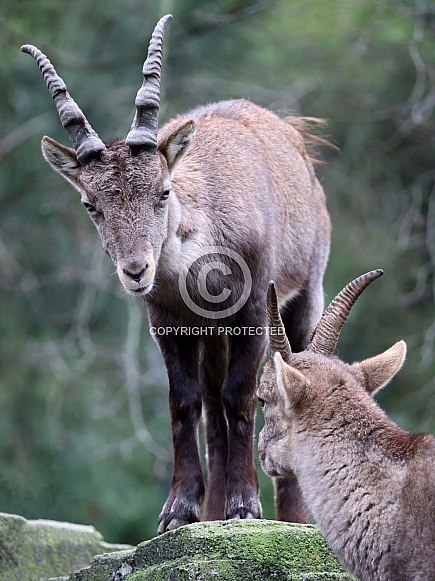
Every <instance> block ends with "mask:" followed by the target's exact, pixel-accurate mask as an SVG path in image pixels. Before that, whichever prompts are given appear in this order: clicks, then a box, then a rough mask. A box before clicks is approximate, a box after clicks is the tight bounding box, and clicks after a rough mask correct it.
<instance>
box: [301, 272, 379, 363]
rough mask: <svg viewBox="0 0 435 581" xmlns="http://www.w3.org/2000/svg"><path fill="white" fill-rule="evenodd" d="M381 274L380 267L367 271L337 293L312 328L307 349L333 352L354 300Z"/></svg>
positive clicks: (326, 353) (328, 353)
mask: <svg viewBox="0 0 435 581" xmlns="http://www.w3.org/2000/svg"><path fill="white" fill-rule="evenodd" d="M382 274H384V271H383V270H381V269H377V270H372V271H370V272H367V273H366V274H363V275H362V276H359V277H358V278H356V279H355V280H353V281H352V282H350V283H349V284H348V285H347V286H345V287H344V289H343V290H342V291H340V292H339V293H338V295H337V296H336V297H335V299H333V300H332V301H331V303H330V305H329V307H328V308H327V309H326V310H325V312H324V313H323V315H322V318H321V319H320V321H319V322H318V324H317V326H316V328H315V329H314V332H313V335H312V337H311V341H310V344H309V345H308V347H307V351H315V352H316V353H323V355H332V354H333V353H334V350H335V347H336V346H337V342H338V337H339V335H340V331H341V329H342V328H343V325H344V323H345V322H346V319H347V317H348V316H349V313H350V310H351V309H352V307H353V305H354V304H355V302H356V300H357V299H358V297H359V296H360V294H361V293H362V292H363V290H364V289H365V288H366V287H367V286H368V285H369V284H370V283H371V282H372V281H374V280H375V279H376V278H378V277H379V276H381V275H382Z"/></svg>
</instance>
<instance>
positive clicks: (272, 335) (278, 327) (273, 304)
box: [266, 280, 292, 363]
mask: <svg viewBox="0 0 435 581" xmlns="http://www.w3.org/2000/svg"><path fill="white" fill-rule="evenodd" d="M266 309H267V318H268V320H269V341H270V350H271V353H272V354H273V353H275V352H276V351H278V352H279V353H280V355H281V357H282V358H283V360H284V361H285V362H286V363H290V359H291V357H292V349H291V347H290V343H289V340H288V339H287V335H286V334H285V329H284V324H283V322H282V319H281V315H280V314H279V307H278V298H277V296H276V289H275V283H274V282H273V280H271V281H270V282H269V287H268V289H267V299H266Z"/></svg>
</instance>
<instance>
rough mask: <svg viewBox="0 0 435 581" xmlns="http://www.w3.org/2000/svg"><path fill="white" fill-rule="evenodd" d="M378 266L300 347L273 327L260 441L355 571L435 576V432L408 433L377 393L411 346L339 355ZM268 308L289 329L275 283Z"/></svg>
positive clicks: (423, 578)
mask: <svg viewBox="0 0 435 581" xmlns="http://www.w3.org/2000/svg"><path fill="white" fill-rule="evenodd" d="M381 273H382V271H373V272H371V273H368V274H366V275H363V276H361V277H359V278H357V279H355V280H354V281H352V282H351V283H350V284H349V285H347V287H345V288H344V289H343V290H342V291H341V292H340V293H339V294H338V295H337V297H336V298H335V299H334V300H333V301H332V303H331V305H330V306H329V307H328V309H327V310H326V311H325V313H324V315H323V316H322V318H321V320H320V322H319V324H318V326H317V327H316V330H315V332H314V335H313V338H312V340H311V342H310V344H309V345H308V347H307V349H306V351H304V352H303V353H293V352H292V349H291V347H290V344H289V343H288V342H287V340H286V339H284V340H281V341H276V340H274V335H271V351H272V355H273V359H272V360H271V361H270V362H268V363H267V364H266V366H265V368H264V372H263V375H262V378H261V381H260V387H259V389H258V396H259V398H260V399H261V403H262V405H263V413H264V420H265V423H264V428H263V430H262V432H261V433H260V440H259V445H258V447H259V452H260V458H261V463H262V465H263V468H264V469H265V470H266V471H267V472H268V473H269V474H270V475H271V476H285V475H286V474H288V473H291V474H292V473H293V471H294V472H295V473H296V475H297V477H298V481H299V484H300V486H301V489H302V494H303V497H304V499H305V501H306V503H307V506H308V508H309V509H310V511H311V513H312V515H313V516H314V519H315V521H316V523H317V524H318V525H319V527H320V529H321V531H322V532H323V534H324V535H325V538H326V540H327V541H328V543H329V545H330V546H331V548H332V549H333V550H334V551H335V552H336V553H337V555H338V556H339V557H340V558H341V560H342V561H343V563H344V564H345V565H346V566H347V567H348V568H349V569H350V571H352V573H354V574H355V575H356V576H357V577H358V579H361V581H435V475H434V474H435V439H434V438H433V436H431V435H430V434H409V433H408V432H405V431H404V430H402V429H401V428H400V427H399V426H397V425H396V424H395V423H394V422H392V421H391V420H390V419H389V418H388V417H387V416H386V415H385V414H384V412H383V411H382V410H381V409H380V408H379V407H378V406H377V405H376V403H375V401H374V399H373V397H372V396H373V395H374V393H375V392H376V391H377V390H379V389H380V388H381V387H383V386H384V385H385V384H386V383H388V381H390V379H391V378H392V377H393V376H394V375H395V374H396V373H397V371H398V370H399V369H400V367H401V366H402V363H403V361H404V359H405V353H406V345H405V343H404V341H399V342H398V343H396V344H395V345H394V346H393V347H391V348H390V349H388V350H387V351H385V352H384V353H381V354H380V355H376V356H374V357H371V358H369V359H366V360H364V361H361V362H358V363H354V364H352V365H348V364H346V363H344V362H342V361H340V360H339V359H338V358H337V357H334V355H333V352H334V349H335V346H336V343H337V340H338V336H339V333H340V329H341V327H342V325H343V324H344V322H345V321H346V318H347V316H348V314H349V311H350V309H351V307H352V305H353V304H354V302H355V301H356V299H357V298H358V296H359V295H360V293H361V292H362V291H363V290H364V288H365V287H366V286H367V285H368V284H369V283H370V282H371V281H372V280H374V279H375V278H377V277H378V276H379V275H380V274H381ZM268 312H269V316H270V325H271V327H272V328H276V329H277V330H278V329H280V328H281V329H282V323H281V321H280V318H279V312H278V306H277V301H276V296H275V293H274V288H273V286H271V287H270V289H269V296H268ZM276 336H278V335H276Z"/></svg>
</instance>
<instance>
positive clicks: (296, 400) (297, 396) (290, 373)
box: [273, 351, 311, 415]
mask: <svg viewBox="0 0 435 581" xmlns="http://www.w3.org/2000/svg"><path fill="white" fill-rule="evenodd" d="M273 361H274V363H275V373H276V382H277V384H278V388H279V391H280V394H281V398H282V400H283V403H284V407H285V411H286V413H287V415H291V412H292V410H293V409H294V408H297V407H298V406H299V405H300V404H301V403H302V402H303V400H304V399H306V397H307V396H308V394H309V392H310V391H311V386H310V382H309V381H308V379H307V378H306V377H305V375H303V374H302V373H301V372H300V371H298V370H297V369H295V368H294V367H291V366H290V365H287V363H285V361H283V359H282V357H281V354H280V353H279V352H278V351H277V352H276V353H275V355H274V357H273Z"/></svg>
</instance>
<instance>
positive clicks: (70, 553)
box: [0, 512, 132, 581]
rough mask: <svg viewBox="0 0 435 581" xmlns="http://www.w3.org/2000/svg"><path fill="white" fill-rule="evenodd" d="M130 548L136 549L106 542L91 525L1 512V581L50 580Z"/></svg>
mask: <svg viewBox="0 0 435 581" xmlns="http://www.w3.org/2000/svg"><path fill="white" fill-rule="evenodd" d="M126 548H130V549H131V548H132V547H129V546H127V545H110V544H108V543H105V542H104V541H103V537H102V536H101V534H100V533H98V532H97V531H96V530H95V529H94V527H91V526H82V525H74V524H70V523H61V522H55V521H49V520H26V519H25V518H23V517H21V516H17V515H12V514H6V513H1V512H0V580H1V581H46V580H47V579H48V578H49V577H54V576H56V575H68V574H71V573H73V572H74V571H77V569H80V568H81V567H86V566H87V565H89V563H90V562H91V560H92V557H94V555H99V554H101V553H109V552H111V551H119V550H121V549H126ZM118 554H119V553H118Z"/></svg>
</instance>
